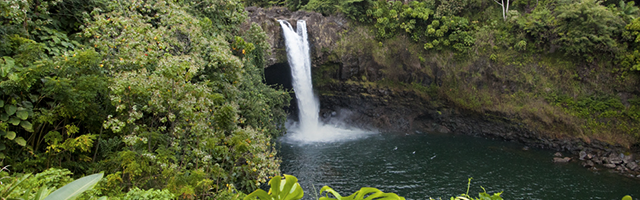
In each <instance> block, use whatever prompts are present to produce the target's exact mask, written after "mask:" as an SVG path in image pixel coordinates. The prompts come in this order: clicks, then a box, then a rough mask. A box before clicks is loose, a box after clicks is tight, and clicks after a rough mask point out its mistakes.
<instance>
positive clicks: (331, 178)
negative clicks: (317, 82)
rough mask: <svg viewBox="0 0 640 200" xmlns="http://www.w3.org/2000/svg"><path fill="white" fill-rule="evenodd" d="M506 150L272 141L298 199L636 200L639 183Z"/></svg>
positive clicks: (404, 138)
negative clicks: (471, 199) (375, 193)
mask: <svg viewBox="0 0 640 200" xmlns="http://www.w3.org/2000/svg"><path fill="white" fill-rule="evenodd" d="M522 147H523V146H522V145H521V144H517V143H512V142H506V141H499V140H492V139H485V138H477V137H472V136H466V135H450V134H449V135H447V134H431V133H429V134H415V135H402V134H393V133H386V134H370V135H366V136H363V137H361V138H359V139H351V140H347V141H342V142H330V143H300V142H297V141H296V140H287V136H285V137H283V138H281V139H280V141H279V143H278V151H279V154H280V156H281V158H282V165H281V170H282V173H284V174H290V175H294V176H296V177H297V178H298V180H299V182H300V184H301V186H302V187H303V189H304V191H305V198H304V199H315V194H317V192H316V191H314V187H315V190H320V188H322V186H324V185H328V186H329V187H332V188H333V189H335V190H336V191H338V192H339V193H340V194H341V195H345V196H346V195H351V194H352V193H353V192H355V191H357V190H359V189H360V188H361V187H375V188H378V189H380V190H382V191H384V192H394V193H397V194H398V195H400V196H403V197H405V198H406V199H429V197H432V198H434V199H437V198H439V197H442V198H443V199H448V198H449V197H451V196H455V195H459V194H462V193H465V192H466V189H467V181H468V178H470V177H473V180H472V181H471V189H470V191H469V194H470V195H471V196H477V194H478V193H479V192H482V188H481V186H482V187H484V188H485V189H486V190H487V192H488V193H490V194H492V193H495V192H500V191H504V193H503V194H502V197H503V198H504V199H621V198H622V197H623V196H624V195H631V196H632V197H635V198H637V197H640V184H639V183H640V182H638V181H637V180H634V179H631V178H626V177H623V176H621V175H619V174H615V173H613V172H609V171H608V170H601V171H589V170H586V169H584V168H582V167H581V166H580V165H579V163H578V162H571V163H565V164H559V163H553V162H551V160H552V155H553V153H554V152H553V151H548V150H538V149H531V150H526V151H525V150H522Z"/></svg>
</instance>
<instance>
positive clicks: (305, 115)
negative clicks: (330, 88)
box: [279, 20, 320, 130]
mask: <svg viewBox="0 0 640 200" xmlns="http://www.w3.org/2000/svg"><path fill="white" fill-rule="evenodd" d="M279 22H280V25H281V26H282V30H283V33H284V38H285V42H286V46H287V58H288V59H289V66H290V67H291V76H292V77H293V90H294V91H295V92H296V98H297V99H298V109H299V113H298V117H299V120H300V122H299V123H300V124H299V126H300V129H301V130H316V129H317V128H318V113H319V112H320V104H319V103H318V99H317V98H316V96H315V95H314V94H313V85H312V83H311V61H310V56H309V42H308V41H307V25H306V22H305V21H303V20H300V21H298V27H297V32H296V31H293V28H292V27H291V24H289V22H286V21H282V20H281V21H279Z"/></svg>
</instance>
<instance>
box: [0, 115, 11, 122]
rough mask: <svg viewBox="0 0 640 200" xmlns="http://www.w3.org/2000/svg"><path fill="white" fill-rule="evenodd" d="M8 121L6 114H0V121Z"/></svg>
mask: <svg viewBox="0 0 640 200" xmlns="http://www.w3.org/2000/svg"><path fill="white" fill-rule="evenodd" d="M7 120H9V115H7V113H0V121H7Z"/></svg>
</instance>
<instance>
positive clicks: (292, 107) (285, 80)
mask: <svg viewBox="0 0 640 200" xmlns="http://www.w3.org/2000/svg"><path fill="white" fill-rule="evenodd" d="M291 79H292V78H291V67H290V66H289V63H286V62H285V63H276V64H274V65H271V66H269V67H267V68H265V69H264V80H265V84H267V85H269V86H271V87H282V88H283V89H285V90H287V91H293V83H292V82H291ZM289 95H290V96H291V102H289V103H290V104H289V107H286V108H284V109H285V111H286V112H287V113H289V117H290V118H291V119H292V120H295V121H298V101H297V100H296V95H295V94H294V93H290V94H289Z"/></svg>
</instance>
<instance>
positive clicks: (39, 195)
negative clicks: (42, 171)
mask: <svg viewBox="0 0 640 200" xmlns="http://www.w3.org/2000/svg"><path fill="white" fill-rule="evenodd" d="M49 193H51V190H49V188H47V187H45V186H42V187H41V188H40V189H39V190H38V192H36V196H35V197H34V198H33V199H34V200H43V199H44V198H45V197H47V196H48V195H49Z"/></svg>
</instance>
